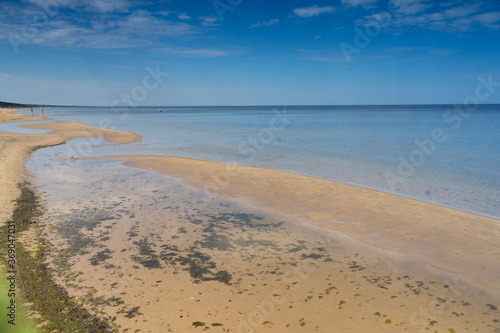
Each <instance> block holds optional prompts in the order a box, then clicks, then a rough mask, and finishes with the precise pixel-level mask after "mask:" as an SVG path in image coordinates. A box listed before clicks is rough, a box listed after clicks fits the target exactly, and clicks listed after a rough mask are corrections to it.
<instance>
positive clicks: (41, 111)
mask: <svg viewBox="0 0 500 333" xmlns="http://www.w3.org/2000/svg"><path fill="white" fill-rule="evenodd" d="M40 115H42V116H43V108H40Z"/></svg>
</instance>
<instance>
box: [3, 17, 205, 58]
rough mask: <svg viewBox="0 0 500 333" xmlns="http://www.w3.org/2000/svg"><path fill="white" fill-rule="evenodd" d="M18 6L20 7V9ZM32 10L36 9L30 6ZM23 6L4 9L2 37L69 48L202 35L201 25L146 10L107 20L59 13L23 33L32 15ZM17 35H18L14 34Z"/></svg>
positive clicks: (140, 43) (143, 43)
mask: <svg viewBox="0 0 500 333" xmlns="http://www.w3.org/2000/svg"><path fill="white" fill-rule="evenodd" d="M17 9H18V8H17ZM27 10H32V9H27ZM27 13H28V12H27V11H20V10H19V9H18V10H17V11H16V12H15V13H14V12H12V11H11V10H9V9H8V8H7V10H6V11H3V12H0V40H2V39H4V40H5V39H6V40H9V36H10V37H11V39H13V40H15V41H16V43H18V44H19V45H18V46H21V45H24V44H38V45H46V46H58V47H60V46H62V47H69V48H93V49H116V48H134V47H143V46H149V45H151V46H153V45H157V44H158V43H165V41H164V40H165V38H167V39H188V38H192V37H194V36H196V35H199V34H200V33H201V32H202V30H201V29H200V27H196V26H194V25H190V24H187V23H184V22H172V21H169V20H165V19H163V18H158V17H155V16H153V14H152V13H151V12H149V11H146V10H135V11H132V12H130V13H127V14H125V15H123V14H122V15H113V14H110V13H108V14H105V15H106V16H105V19H103V17H101V16H100V15H94V16H95V17H94V16H92V17H90V18H89V19H88V20H83V19H82V20H79V19H76V20H75V19H72V17H74V16H72V17H68V16H67V15H66V14H64V13H62V12H61V13H59V14H58V15H57V16H54V17H53V18H52V19H49V20H47V21H43V22H41V23H39V24H37V25H34V27H33V29H32V30H31V31H30V33H29V34H26V33H23V31H25V30H26V29H25V28H26V27H25V26H24V21H23V20H22V18H23V17H30V16H28V15H27ZM13 36H14V37H13Z"/></svg>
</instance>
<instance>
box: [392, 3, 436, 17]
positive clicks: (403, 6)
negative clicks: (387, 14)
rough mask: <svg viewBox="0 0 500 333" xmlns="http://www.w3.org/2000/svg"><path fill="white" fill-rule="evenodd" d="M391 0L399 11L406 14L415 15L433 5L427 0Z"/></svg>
mask: <svg viewBox="0 0 500 333" xmlns="http://www.w3.org/2000/svg"><path fill="white" fill-rule="evenodd" d="M390 2H391V4H392V5H394V8H395V9H396V11H397V12H399V13H401V14H404V15H415V14H417V13H420V12H422V11H424V10H426V9H427V8H430V7H432V5H431V4H428V3H427V0H391V1H390Z"/></svg>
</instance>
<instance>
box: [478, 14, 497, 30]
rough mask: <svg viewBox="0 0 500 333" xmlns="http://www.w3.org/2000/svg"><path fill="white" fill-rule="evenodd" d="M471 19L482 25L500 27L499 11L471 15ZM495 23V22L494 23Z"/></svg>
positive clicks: (493, 27)
mask: <svg viewBox="0 0 500 333" xmlns="http://www.w3.org/2000/svg"><path fill="white" fill-rule="evenodd" d="M472 19H473V20H474V21H476V22H478V23H479V24H481V25H482V26H485V27H488V28H492V29H498V28H499V27H500V25H499V23H500V22H499V21H500V13H499V12H489V13H483V14H479V15H476V16H473V17H472ZM494 23H496V24H494Z"/></svg>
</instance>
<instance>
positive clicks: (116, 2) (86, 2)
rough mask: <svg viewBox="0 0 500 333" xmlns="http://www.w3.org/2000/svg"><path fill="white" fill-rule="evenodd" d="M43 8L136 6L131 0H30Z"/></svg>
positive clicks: (104, 9) (111, 9) (121, 9)
mask: <svg viewBox="0 0 500 333" xmlns="http://www.w3.org/2000/svg"><path fill="white" fill-rule="evenodd" d="M28 2H31V3H33V4H36V5H38V6H40V7H41V8H45V9H49V10H50V11H57V10H58V8H59V7H61V8H71V9H76V8H83V9H85V10H88V11H93V12H117V11H118V12H125V11H128V10H129V9H130V8H132V7H134V4H133V3H132V1H131V0H64V1H60V0H59V1H47V0H28Z"/></svg>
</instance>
